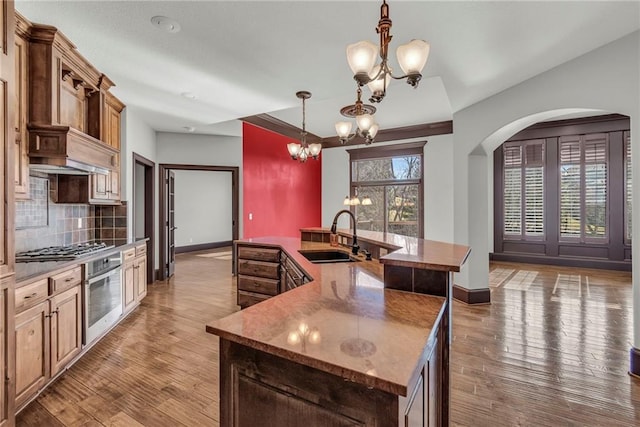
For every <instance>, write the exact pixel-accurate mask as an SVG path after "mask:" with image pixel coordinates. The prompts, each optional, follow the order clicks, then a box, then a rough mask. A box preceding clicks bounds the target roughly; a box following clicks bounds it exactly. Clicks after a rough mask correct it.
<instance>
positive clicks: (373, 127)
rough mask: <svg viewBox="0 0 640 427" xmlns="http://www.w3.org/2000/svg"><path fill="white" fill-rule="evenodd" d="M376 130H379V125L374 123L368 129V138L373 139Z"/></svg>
mask: <svg viewBox="0 0 640 427" xmlns="http://www.w3.org/2000/svg"><path fill="white" fill-rule="evenodd" d="M378 130H380V125H379V124H378V123H374V124H372V125H371V127H370V128H369V138H370V139H373V138H375V137H376V135H377V134H378Z"/></svg>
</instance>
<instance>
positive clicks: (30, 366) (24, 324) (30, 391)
mask: <svg viewBox="0 0 640 427" xmlns="http://www.w3.org/2000/svg"><path fill="white" fill-rule="evenodd" d="M49 317H50V316H49V301H44V302H42V303H40V304H38V305H36V306H35V307H32V308H30V309H27V310H25V311H23V312H22V313H20V314H17V315H16V326H15V328H16V332H15V334H16V408H20V407H21V406H22V405H24V404H25V403H26V402H27V401H28V400H29V399H30V398H31V397H32V396H34V395H35V394H36V393H37V392H38V390H40V389H41V388H42V386H43V385H44V384H45V383H46V381H47V379H48V378H49V376H50V374H49V366H50V360H49V348H50V345H49V340H50V333H49V330H50V319H49Z"/></svg>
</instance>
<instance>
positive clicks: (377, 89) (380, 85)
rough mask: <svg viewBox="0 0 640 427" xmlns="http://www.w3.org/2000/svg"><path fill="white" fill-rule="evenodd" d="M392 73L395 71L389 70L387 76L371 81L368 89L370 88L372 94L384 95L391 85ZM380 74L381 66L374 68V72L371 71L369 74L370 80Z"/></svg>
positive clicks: (381, 75) (382, 75) (380, 76)
mask: <svg viewBox="0 0 640 427" xmlns="http://www.w3.org/2000/svg"><path fill="white" fill-rule="evenodd" d="M392 71H393V70H392V69H391V68H389V72H388V73H386V74H384V73H382V74H380V75H379V76H378V78H377V79H375V80H371V81H370V82H369V83H367V87H368V88H369V90H370V91H371V93H373V94H375V93H382V92H384V91H385V90H386V89H387V88H388V87H389V83H390V82H391V72H392ZM379 72H380V64H378V65H376V66H375V67H373V70H371V72H370V73H369V78H371V79H373V78H374V77H376V76H377V75H378V73H379Z"/></svg>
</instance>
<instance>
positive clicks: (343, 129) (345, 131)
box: [336, 122, 353, 138]
mask: <svg viewBox="0 0 640 427" xmlns="http://www.w3.org/2000/svg"><path fill="white" fill-rule="evenodd" d="M352 126H353V124H352V123H351V122H336V133H337V134H338V137H339V138H348V137H349V134H350V133H351V127H352Z"/></svg>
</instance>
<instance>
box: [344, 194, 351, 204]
mask: <svg viewBox="0 0 640 427" xmlns="http://www.w3.org/2000/svg"><path fill="white" fill-rule="evenodd" d="M342 204H343V205H345V206H349V205H350V204H351V199H349V196H347V197H345V198H344V202H342Z"/></svg>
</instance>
